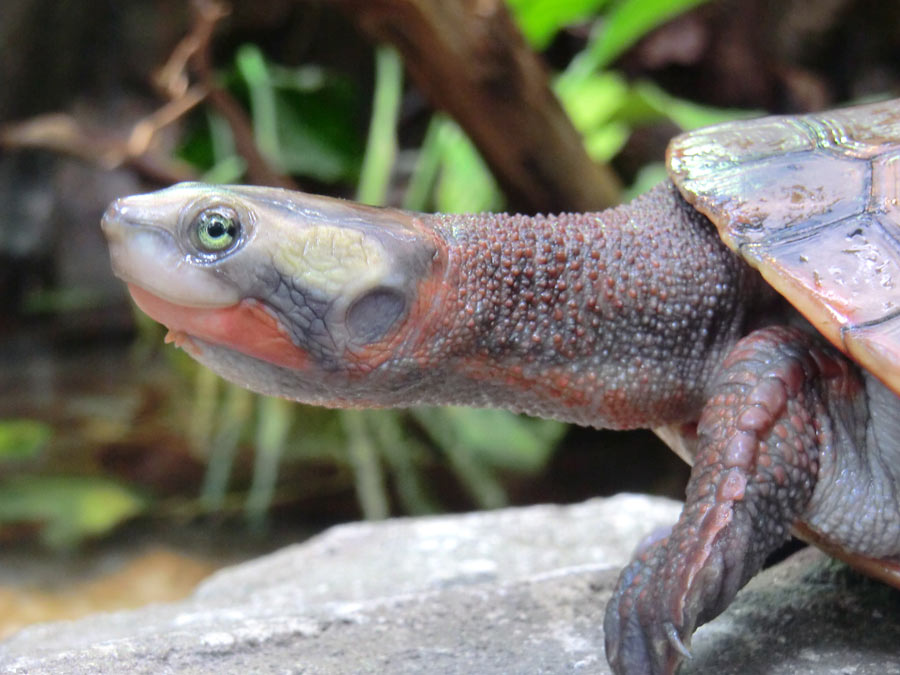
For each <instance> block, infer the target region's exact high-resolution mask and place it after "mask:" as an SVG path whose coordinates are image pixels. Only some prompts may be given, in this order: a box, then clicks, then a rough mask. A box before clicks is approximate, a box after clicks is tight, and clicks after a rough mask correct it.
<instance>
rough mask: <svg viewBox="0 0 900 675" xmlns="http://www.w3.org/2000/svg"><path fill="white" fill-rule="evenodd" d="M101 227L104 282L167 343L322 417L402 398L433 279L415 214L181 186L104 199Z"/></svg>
mask: <svg viewBox="0 0 900 675" xmlns="http://www.w3.org/2000/svg"><path fill="white" fill-rule="evenodd" d="M102 227H103V231H104V233H105V234H106V237H107V240H108V242H109V248H110V257H111V260H112V267H113V270H114V272H115V273H116V275H117V276H119V277H120V278H121V279H123V280H124V281H125V282H126V283H127V284H128V287H129V290H130V292H131V294H132V297H133V298H134V300H135V302H136V303H137V305H138V306H139V307H140V308H141V309H142V310H144V311H145V312H146V313H147V314H149V315H150V316H151V317H152V318H154V319H155V320H157V321H159V322H160V323H162V324H164V325H165V326H167V327H168V328H169V331H170V332H169V336H170V339H172V340H174V341H175V342H176V344H179V345H180V346H182V347H184V348H185V349H186V350H187V351H188V352H189V353H190V354H191V355H192V356H193V357H194V358H196V359H197V360H199V361H200V362H202V363H204V364H205V365H207V366H208V367H210V368H211V369H212V370H215V371H216V372H218V373H220V374H221V375H223V376H225V377H226V378H228V379H231V380H234V381H236V382H238V383H239V384H242V385H245V386H248V387H250V388H251V389H255V390H257V391H261V392H264V393H269V394H275V395H280V396H284V397H287V398H292V399H295V400H302V401H307V402H310V403H316V404H320V405H353V404H359V405H366V404H367V399H368V398H369V390H371V389H372V388H373V387H398V386H400V385H399V384H398V382H397V381H396V380H397V378H399V379H401V380H402V379H403V377H404V375H403V373H402V368H401V367H400V366H399V365H398V364H400V363H401V362H402V361H403V359H404V355H405V354H407V353H408V352H409V350H410V349H414V345H413V344H411V343H414V342H415V339H416V336H417V335H418V334H419V333H420V332H421V328H420V327H419V326H420V323H421V320H422V318H423V314H426V313H428V311H429V309H430V306H431V302H432V300H433V298H432V295H433V294H429V293H423V286H424V285H426V284H429V283H433V282H435V281H436V280H437V279H438V278H439V276H440V272H441V267H442V265H441V261H442V253H441V246H440V243H439V241H438V239H437V238H436V237H435V236H434V234H433V233H432V232H431V230H429V229H428V228H427V227H426V226H425V225H424V224H423V222H422V221H421V219H420V217H419V216H417V215H416V214H412V213H408V212H405V211H399V210H394V209H379V208H374V207H367V206H361V205H358V204H354V203H352V202H346V201H343V200H338V199H330V198H326V197H319V196H313V195H308V194H304V193H300V192H292V191H288V190H281V189H276V188H262V187H248V186H210V185H204V184H199V183H181V184H178V185H175V186H173V187H171V188H168V189H165V190H161V191H158V192H153V193H150V194H144V195H135V196H130V197H124V198H122V199H119V200H117V201H115V202H114V203H113V204H112V205H111V206H110V207H109V209H108V210H107V212H106V214H105V215H104V216H103V221H102ZM378 369H381V370H382V371H383V372H384V377H383V378H381V380H380V381H379V379H378V378H372V377H370V376H369V374H370V373H371V372H372V371H374V370H378ZM364 375H365V376H367V377H363V376H364ZM363 380H366V381H363ZM379 398H383V397H381V396H380V397H379Z"/></svg>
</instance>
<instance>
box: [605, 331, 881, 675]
mask: <svg viewBox="0 0 900 675" xmlns="http://www.w3.org/2000/svg"><path fill="white" fill-rule="evenodd" d="M835 418H840V419H835ZM867 424H868V412H867V402H866V388H865V382H864V380H863V379H862V377H860V375H859V374H858V371H857V370H856V369H855V368H854V367H853V366H852V365H851V364H850V363H849V362H848V361H847V360H846V359H845V358H844V357H843V356H842V355H841V354H840V353H838V352H837V351H836V350H833V349H831V348H830V347H826V346H824V345H822V344H821V343H820V342H819V340H818V338H814V337H811V336H809V335H807V334H806V333H804V332H801V331H799V330H796V329H792V328H784V327H774V328H766V329H762V330H759V331H756V332H754V333H752V334H750V335H749V336H747V337H745V338H744V339H743V340H741V341H740V342H738V343H737V345H736V346H735V347H734V349H733V350H732V351H731V352H730V353H729V355H728V357H727V359H726V360H725V362H724V364H723V369H722V371H721V373H720V374H719V375H718V376H717V378H716V380H715V382H714V383H713V386H712V389H711V397H710V399H709V401H708V403H707V405H706V406H705V408H704V410H703V412H702V415H701V417H700V420H699V423H698V427H697V433H698V444H697V456H696V458H695V463H694V467H693V469H692V472H691V478H690V482H689V483H688V487H687V494H686V500H685V506H684V510H683V511H682V514H681V517H680V519H679V521H678V523H677V524H676V525H675V527H674V528H673V530H672V533H671V535H670V536H669V537H668V538H666V539H663V540H661V541H658V542H656V543H655V544H653V545H652V546H650V547H649V548H648V549H646V550H645V551H643V552H642V553H641V554H640V555H639V556H638V557H637V559H636V560H634V561H633V562H632V563H631V564H630V565H629V566H628V567H627V568H626V569H625V571H624V572H623V573H622V575H621V577H620V578H619V582H618V585H617V589H616V591H615V593H614V594H613V597H612V599H611V600H610V603H609V606H608V607H607V610H606V620H605V623H604V631H605V634H606V653H607V658H608V659H609V662H610V665H611V666H612V668H613V670H614V671H615V672H616V673H619V674H620V675H621V674H627V675H638V674H640V675H644V674H647V675H650V674H653V675H655V674H658V673H674V672H675V670H676V669H677V668H678V665H679V664H680V663H681V661H682V659H683V658H685V657H689V656H690V654H689V652H688V645H689V644H690V638H691V634H692V633H693V631H694V630H695V628H696V627H697V626H698V625H700V624H702V623H705V622H707V621H709V620H711V619H712V618H714V617H715V616H717V615H718V614H720V613H721V612H722V611H723V610H724V609H725V608H726V607H727V606H728V604H729V603H730V602H731V600H732V599H733V598H734V595H735V594H736V593H737V591H738V589H740V588H741V587H742V586H743V585H744V584H745V583H746V582H747V581H748V580H749V579H750V577H752V576H753V575H754V574H755V573H756V572H757V571H759V569H760V567H761V566H762V565H763V563H764V561H765V559H766V557H767V556H768V555H769V553H771V552H772V551H774V550H775V549H776V548H778V546H780V545H781V544H782V543H783V542H784V541H785V540H786V539H787V537H788V536H789V533H790V527H791V525H792V523H793V522H794V521H795V520H796V519H797V518H798V516H803V517H804V519H805V518H806V517H807V513H806V511H807V509H809V508H810V506H811V505H815V500H814V499H812V497H813V492H814V488H815V485H816V479H817V475H818V474H819V471H820V462H826V463H828V464H829V466H831V465H832V463H833V457H834V456H835V455H840V454H842V453H850V454H858V453H859V452H860V450H862V451H865V447H864V446H865V444H866V428H867ZM858 446H863V447H861V448H859V447H858ZM870 450H871V449H870ZM835 451H837V452H835ZM838 463H840V462H838ZM820 510H821V509H820ZM894 512H896V507H894Z"/></svg>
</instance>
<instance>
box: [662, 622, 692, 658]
mask: <svg viewBox="0 0 900 675" xmlns="http://www.w3.org/2000/svg"><path fill="white" fill-rule="evenodd" d="M663 629H664V630H665V632H666V637H667V638H669V644H670V645H671V646H672V648H673V649H674V650H675V651H676V652H678V653H679V654H681V656H683V657H684V658H686V659H689V658H691V650H690V649H688V648H687V646H685V644H684V642H682V641H681V636H680V635H678V629H677V628H675V624H674V623H672V622H671V621H666V622H665V624H663Z"/></svg>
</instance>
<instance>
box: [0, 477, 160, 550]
mask: <svg viewBox="0 0 900 675" xmlns="http://www.w3.org/2000/svg"><path fill="white" fill-rule="evenodd" d="M146 506H147V502H146V500H145V499H144V498H142V497H141V496H139V495H138V494H137V493H135V492H134V491H132V490H129V489H128V488H127V487H125V486H123V485H120V484H119V483H116V482H113V481H110V480H106V479H104V478H96V477H78V476H65V477H52V476H51V477H48V476H21V477H17V478H11V479H8V480H5V481H3V482H0V524H13V523H22V522H26V523H42V524H43V529H42V531H41V537H42V539H43V540H44V542H45V543H46V544H48V545H49V546H51V547H54V548H67V547H71V546H73V545H75V544H77V543H78V542H79V541H81V540H82V539H84V538H85V537H90V536H96V535H99V534H103V533H104V532H107V531H109V530H111V529H112V528H114V527H115V526H116V525H118V524H119V523H121V522H123V521H124V520H127V519H128V518H131V517H133V516H135V515H137V514H139V513H141V512H142V511H144V509H145V508H146Z"/></svg>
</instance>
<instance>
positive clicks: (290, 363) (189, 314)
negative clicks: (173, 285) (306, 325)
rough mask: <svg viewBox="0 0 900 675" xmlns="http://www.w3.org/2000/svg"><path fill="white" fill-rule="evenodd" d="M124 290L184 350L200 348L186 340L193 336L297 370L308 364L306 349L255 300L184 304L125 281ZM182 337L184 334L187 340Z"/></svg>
mask: <svg viewBox="0 0 900 675" xmlns="http://www.w3.org/2000/svg"><path fill="white" fill-rule="evenodd" d="M128 290H129V291H130V292H131V297H132V298H134V301H135V303H136V304H137V306H138V307H140V308H141V310H143V312H144V313H145V314H147V315H148V316H150V317H151V318H152V319H154V320H156V321H159V322H160V323H161V324H163V325H164V326H166V328H168V329H169V330H170V331H171V333H172V334H173V337H174V341H175V343H176V345H177V346H179V347H185V348H186V349H187V351H191V349H198V350H199V349H200V348H199V347H198V346H197V345H196V344H193V343H190V341H189V339H190V338H191V337H195V338H199V339H201V340H205V341H206V342H211V343H213V344H216V345H221V346H223V347H228V348H229V349H233V350H235V351H237V352H241V353H242V354H247V355H248V356H252V357H254V358H257V359H261V360H263V361H268V362H269V363H274V364H275V365H277V366H283V367H285V368H293V369H296V370H300V369H303V368H305V367H306V366H307V365H308V358H307V355H306V352H304V351H303V350H302V349H300V348H299V347H297V345H295V344H294V343H293V342H292V341H291V338H290V336H288V334H287V331H285V329H284V327H283V326H282V325H281V324H280V323H279V322H278V319H276V318H275V317H274V316H272V315H271V314H269V312H267V311H266V310H265V308H264V307H263V306H262V305H261V304H260V303H259V302H258V301H256V300H251V299H248V300H242V301H241V302H239V303H237V304H235V305H231V306H229V307H215V308H207V307H185V306H183V305H177V304H175V303H172V302H169V301H168V300H163V299H162V298H160V297H159V296H156V295H153V293H151V292H149V291H147V290H144V289H143V288H141V287H140V286H135V285H134V284H128ZM183 336H187V338H188V341H187V342H185V340H184V337H183Z"/></svg>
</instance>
